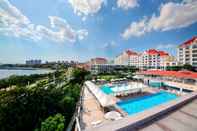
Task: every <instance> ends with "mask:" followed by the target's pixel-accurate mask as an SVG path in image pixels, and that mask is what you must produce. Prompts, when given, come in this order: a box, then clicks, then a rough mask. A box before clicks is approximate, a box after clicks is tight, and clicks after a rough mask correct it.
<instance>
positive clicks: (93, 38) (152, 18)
mask: <svg viewBox="0 0 197 131" xmlns="http://www.w3.org/2000/svg"><path fill="white" fill-rule="evenodd" d="M196 33H197V1H196V0H1V1H0V63H23V62H24V61H25V60H27V59H42V60H43V61H46V60H48V61H57V60H79V61H86V60H88V59H90V58H92V57H107V58H109V59H113V58H114V57H115V56H116V55H118V54H119V53H121V52H122V51H124V50H126V49H131V50H134V51H138V52H143V51H145V50H146V49H149V48H157V49H160V50H166V51H168V52H170V53H171V54H173V55H176V47H177V45H179V44H181V43H182V42H184V41H185V40H187V39H189V38H191V37H193V36H195V35H196Z"/></svg>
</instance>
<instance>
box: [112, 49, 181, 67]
mask: <svg viewBox="0 0 197 131" xmlns="http://www.w3.org/2000/svg"><path fill="white" fill-rule="evenodd" d="M114 64H118V65H129V66H135V67H138V68H140V69H166V67H167V66H176V65H177V61H176V59H175V57H173V56H170V55H169V54H168V53H167V52H165V51H158V50H156V49H149V50H147V51H145V52H143V53H136V52H133V51H130V50H127V51H125V52H123V53H122V54H121V55H119V56H117V57H116V58H115V60H114Z"/></svg>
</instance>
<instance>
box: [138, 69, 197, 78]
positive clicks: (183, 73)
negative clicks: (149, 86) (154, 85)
mask: <svg viewBox="0 0 197 131" xmlns="http://www.w3.org/2000/svg"><path fill="white" fill-rule="evenodd" d="M141 74H146V75H159V76H168V77H176V78H184V79H187V78H188V79H197V73H196V72H191V71H163V70H148V71H143V72H141Z"/></svg>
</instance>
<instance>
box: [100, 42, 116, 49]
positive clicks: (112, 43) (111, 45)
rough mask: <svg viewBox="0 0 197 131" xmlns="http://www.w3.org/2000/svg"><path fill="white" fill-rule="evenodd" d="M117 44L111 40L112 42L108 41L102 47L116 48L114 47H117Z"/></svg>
mask: <svg viewBox="0 0 197 131" xmlns="http://www.w3.org/2000/svg"><path fill="white" fill-rule="evenodd" d="M116 46H117V44H116V42H114V41H110V42H108V43H105V44H104V45H103V46H102V47H101V49H112V48H114V47H116Z"/></svg>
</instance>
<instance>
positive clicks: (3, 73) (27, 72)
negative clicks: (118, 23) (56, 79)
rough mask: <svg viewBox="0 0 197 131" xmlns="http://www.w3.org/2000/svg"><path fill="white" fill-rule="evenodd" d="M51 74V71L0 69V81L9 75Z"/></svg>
mask: <svg viewBox="0 0 197 131" xmlns="http://www.w3.org/2000/svg"><path fill="white" fill-rule="evenodd" d="M49 72H53V71H52V70H46V69H38V70H6V69H0V79H2V78H7V77H9V76H11V75H31V74H45V73H49Z"/></svg>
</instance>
